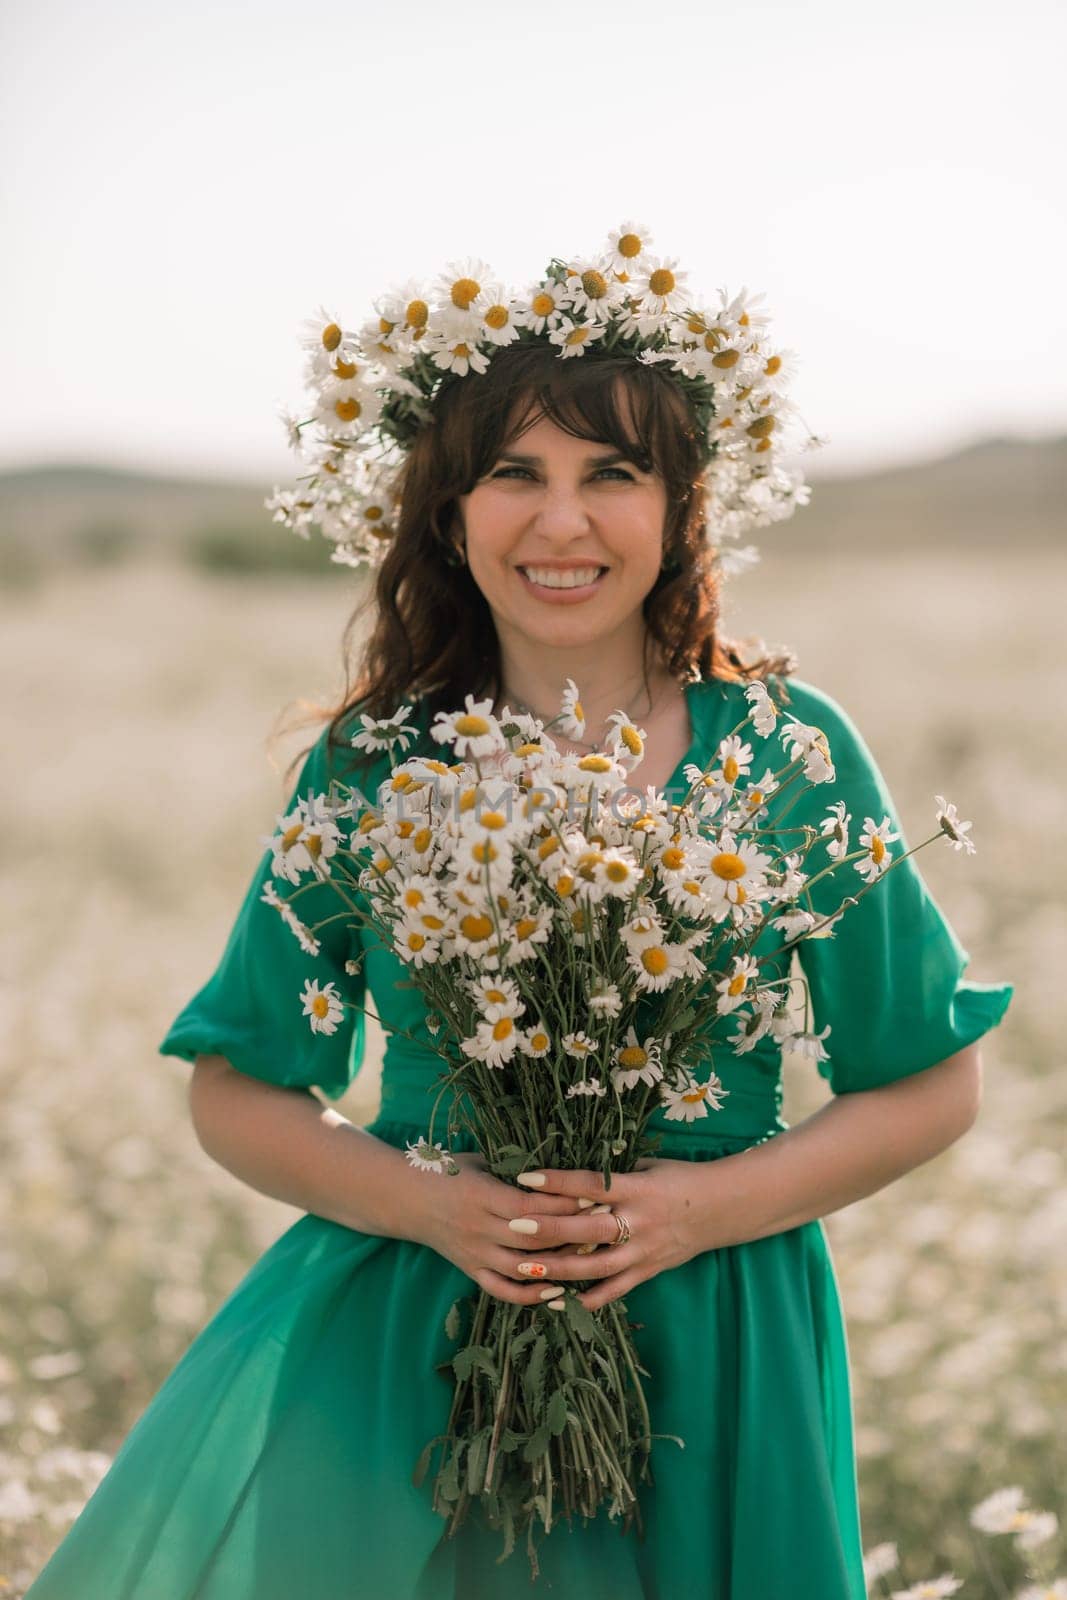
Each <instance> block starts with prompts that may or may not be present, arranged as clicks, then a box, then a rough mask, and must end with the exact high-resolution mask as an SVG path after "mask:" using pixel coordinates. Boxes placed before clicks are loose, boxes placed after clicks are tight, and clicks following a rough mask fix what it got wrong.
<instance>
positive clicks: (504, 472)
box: [489, 467, 530, 478]
mask: <svg viewBox="0 0 1067 1600" xmlns="http://www.w3.org/2000/svg"><path fill="white" fill-rule="evenodd" d="M513 472H521V473H525V475H526V476H527V477H529V476H530V471H529V468H528V467H497V468H496V470H495V471H494V472H491V473H490V474H489V476H490V477H491V478H506V477H508V476H509V475H510V474H511V473H513Z"/></svg>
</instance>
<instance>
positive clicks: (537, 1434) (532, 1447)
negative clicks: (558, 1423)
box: [522, 1422, 552, 1463]
mask: <svg viewBox="0 0 1067 1600" xmlns="http://www.w3.org/2000/svg"><path fill="white" fill-rule="evenodd" d="M551 1437H552V1435H551V1433H550V1432H549V1430H548V1425H547V1424H546V1423H544V1422H542V1424H541V1426H540V1427H539V1428H535V1429H534V1431H533V1433H531V1435H530V1437H529V1439H528V1440H527V1441H526V1444H525V1445H524V1446H523V1451H522V1459H523V1460H524V1461H525V1462H527V1463H529V1462H531V1461H536V1460H537V1458H538V1456H543V1455H544V1453H545V1451H546V1450H547V1449H548V1441H549V1440H550V1439H551Z"/></svg>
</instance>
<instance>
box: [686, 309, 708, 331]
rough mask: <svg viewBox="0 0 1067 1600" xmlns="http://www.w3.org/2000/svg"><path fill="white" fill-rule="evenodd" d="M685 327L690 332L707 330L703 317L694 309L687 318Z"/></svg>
mask: <svg viewBox="0 0 1067 1600" xmlns="http://www.w3.org/2000/svg"><path fill="white" fill-rule="evenodd" d="M686 328H687V329H688V330H689V332H690V333H707V331H708V325H707V323H706V322H705V321H704V318H703V317H702V316H701V315H700V313H699V311H695V312H694V313H693V315H692V316H691V317H690V318H689V320H688V322H687V323H686Z"/></svg>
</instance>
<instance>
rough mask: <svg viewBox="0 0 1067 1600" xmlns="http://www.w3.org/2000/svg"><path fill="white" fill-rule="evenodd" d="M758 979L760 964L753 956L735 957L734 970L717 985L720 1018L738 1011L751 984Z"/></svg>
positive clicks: (717, 1006)
mask: <svg viewBox="0 0 1067 1600" xmlns="http://www.w3.org/2000/svg"><path fill="white" fill-rule="evenodd" d="M758 977H759V963H758V962H757V961H755V960H754V959H753V958H752V956H734V958H733V966H732V970H731V971H730V972H728V973H727V974H726V975H725V977H723V978H720V979H719V981H718V983H717V984H716V985H715V988H716V990H717V992H718V995H719V998H718V1000H717V1001H716V1002H715V1009H716V1011H717V1012H718V1013H719V1014H720V1016H724V1015H725V1014H726V1013H727V1012H730V1011H736V1010H737V1007H738V1006H739V1005H743V1004H744V1001H745V999H746V998H747V995H746V991H747V989H748V986H749V984H750V983H754V982H755V981H756V979H757V978H758Z"/></svg>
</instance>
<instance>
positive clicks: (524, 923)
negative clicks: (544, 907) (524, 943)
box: [515, 917, 537, 939]
mask: <svg viewBox="0 0 1067 1600" xmlns="http://www.w3.org/2000/svg"><path fill="white" fill-rule="evenodd" d="M536 932H537V918H536V917H520V918H519V920H518V922H517V923H516V924H515V937H516V939H529V938H530V936H531V935H532V934H535V933H536Z"/></svg>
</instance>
